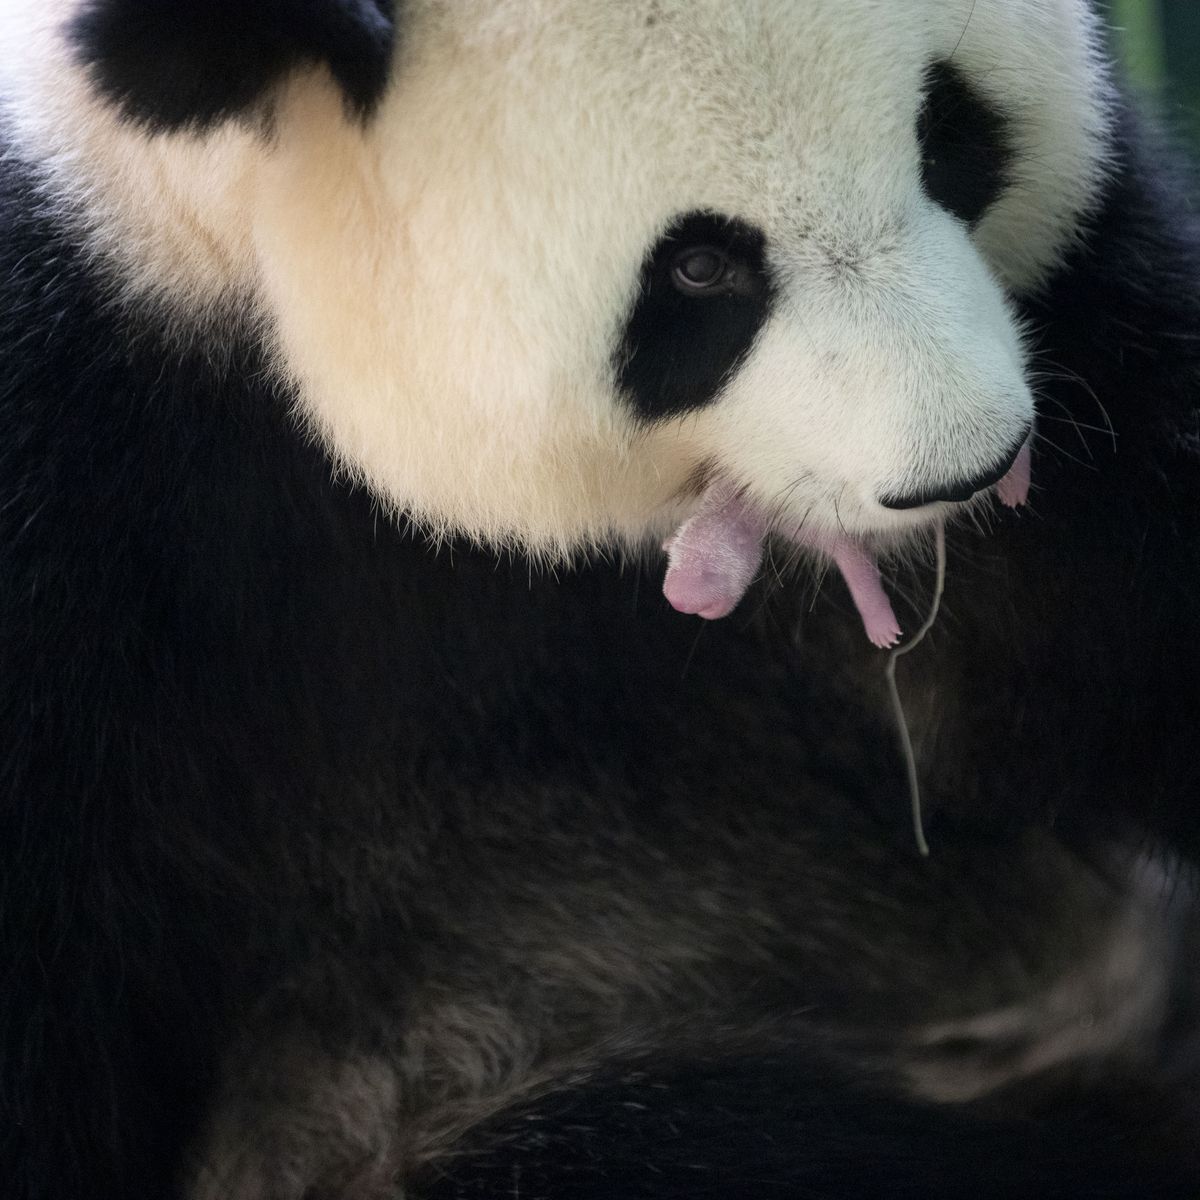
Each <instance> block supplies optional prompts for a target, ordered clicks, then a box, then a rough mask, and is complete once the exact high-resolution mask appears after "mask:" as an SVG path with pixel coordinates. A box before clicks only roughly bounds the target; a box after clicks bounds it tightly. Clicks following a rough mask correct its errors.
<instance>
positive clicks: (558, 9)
mask: <svg viewBox="0 0 1200 1200" xmlns="http://www.w3.org/2000/svg"><path fill="white" fill-rule="evenodd" d="M47 7H49V9H50V10H51V11H49V12H47V11H46V9H47ZM75 7H76V5H74V4H70V3H60V4H56V5H50V6H46V5H45V4H42V3H38V2H36V0H0V10H2V13H3V21H4V24H3V26H2V27H0V40H2V41H3V44H4V46H5V47H6V51H5V59H6V60H7V61H6V63H5V65H4V68H3V71H4V73H5V75H6V76H7V78H6V79H5V81H4V92H5V94H6V96H7V97H8V99H7V108H8V119H9V120H10V122H11V123H12V124H13V126H14V128H15V129H16V131H17V138H18V143H19V144H20V145H22V146H23V147H25V148H26V149H27V150H28V153H29V155H30V157H31V158H32V159H36V160H38V161H41V162H43V163H44V164H45V171H46V175H47V187H48V188H49V190H50V192H51V193H52V194H53V195H55V196H57V197H60V198H61V199H62V201H63V203H64V204H69V205H73V206H77V207H78V210H79V212H80V214H81V220H83V221H84V222H85V223H86V225H87V228H88V231H89V235H90V236H91V237H92V238H93V239H94V243H95V246H96V247H97V249H98V251H99V252H101V253H103V254H105V255H108V256H109V257H111V259H112V261H113V264H114V270H115V271H116V272H117V273H118V275H117V278H118V279H119V280H120V285H121V287H122V288H123V290H124V294H125V295H127V296H144V295H147V294H152V295H154V296H157V297H162V296H166V297H167V298H168V299H169V300H170V302H171V304H172V307H173V309H174V311H175V312H176V313H181V314H183V315H184V316H185V317H187V316H191V315H197V316H201V315H208V316H211V314H212V313H213V312H214V311H220V309H221V305H222V303H223V302H224V301H227V300H230V299H237V300H238V301H239V302H249V303H250V304H251V305H252V307H253V310H254V311H255V312H256V313H257V314H258V316H259V317H260V318H261V319H262V321H263V323H264V327H266V328H268V329H269V330H270V336H271V338H272V340H273V346H274V354H275V356H276V361H277V364H278V368H279V370H280V371H281V373H282V374H284V375H285V376H286V377H287V378H288V379H290V380H292V381H294V383H295V385H296V387H297V392H298V396H299V403H300V406H301V409H302V412H303V414H304V416H305V418H306V419H307V420H308V421H309V422H310V423H311V425H312V427H313V428H314V429H316V430H317V431H319V433H320V435H321V437H322V438H323V439H324V440H325V441H326V443H327V444H328V446H329V447H330V449H331V451H332V453H333V455H334V456H335V458H336V460H337V462H338V463H339V464H341V465H342V466H343V467H344V468H345V469H346V470H347V471H349V472H350V473H351V474H352V475H353V476H354V477H356V478H359V479H362V480H364V481H365V482H366V483H367V484H369V486H370V487H371V488H372V489H373V491H374V492H375V493H376V494H377V495H378V496H380V497H381V498H383V499H384V500H385V501H386V502H387V503H388V504H389V505H391V506H394V507H395V508H396V509H403V510H405V511H407V512H408V513H410V514H411V515H413V516H414V517H415V518H416V519H418V520H420V521H422V522H424V523H426V524H427V525H428V526H429V527H430V528H432V529H434V530H446V529H455V530H461V531H466V532H468V533H470V534H473V535H476V536H478V537H480V538H483V539H487V540H491V541H495V542H499V543H508V544H512V543H520V544H523V545H526V546H529V547H531V548H534V549H537V550H541V551H545V552H557V551H561V550H566V549H570V548H572V547H577V546H580V545H586V544H591V543H599V542H605V541H609V540H612V539H614V538H615V539H620V540H623V541H626V542H638V541H640V540H642V539H644V538H645V537H646V536H648V535H654V534H661V533H662V532H664V531H665V530H667V529H669V528H670V527H672V525H673V524H675V523H677V522H678V520H679V519H680V516H681V514H682V513H684V512H685V511H686V508H687V504H688V496H689V482H690V481H692V480H694V478H695V476H696V473H697V471H698V470H700V469H709V470H711V469H714V468H715V469H716V470H718V471H720V472H721V473H722V474H723V475H726V476H728V477H729V478H730V479H732V480H734V481H735V482H736V483H737V485H738V486H739V487H741V488H744V489H745V490H746V493H747V494H748V495H750V496H752V497H753V498H754V499H755V501H756V502H757V503H759V504H761V505H764V506H766V505H775V506H776V507H779V506H780V505H782V507H783V510H784V515H785V517H786V518H788V519H794V520H796V521H800V520H807V521H808V522H809V524H810V526H811V527H813V528H815V529H817V530H822V529H826V530H832V529H835V528H841V529H843V530H845V531H848V532H849V533H850V534H851V535H853V536H854V537H856V538H860V539H868V540H869V539H872V538H876V539H883V540H888V539H894V538H895V537H896V536H898V535H899V534H900V533H902V532H903V531H904V530H906V529H911V528H914V527H917V526H919V525H921V524H922V523H925V522H928V521H929V519H930V516H929V513H928V512H922V511H920V510H918V511H917V512H916V513H904V512H895V511H891V510H888V509H885V508H883V507H881V506H880V504H879V503H878V498H879V497H880V496H881V495H883V494H886V493H888V492H895V491H906V490H912V489H914V488H916V489H919V488H920V487H921V486H922V485H923V484H924V483H926V482H928V481H929V480H932V479H938V478H949V477H955V476H961V475H963V474H964V473H970V471H972V470H974V469H977V468H979V467H980V465H981V464H986V463H987V462H989V461H993V460H995V459H996V458H997V456H998V455H999V454H1000V453H1001V452H1002V451H1003V450H1004V449H1005V448H1006V447H1008V446H1010V445H1011V444H1012V442H1013V439H1014V437H1019V436H1020V433H1021V431H1022V430H1024V429H1025V428H1027V427H1028V425H1029V422H1030V421H1031V419H1032V415H1033V402H1032V397H1031V393H1030V390H1029V387H1028V384H1027V382H1026V379H1025V361H1024V355H1023V349H1022V340H1021V333H1020V330H1019V328H1018V326H1017V324H1016V322H1015V320H1014V318H1013V315H1012V312H1011V310H1010V307H1009V304H1008V301H1007V298H1006V294H1007V293H1008V292H1013V291H1027V290H1029V289H1033V288H1036V287H1037V285H1038V283H1039V282H1040V281H1041V280H1042V279H1043V278H1044V277H1045V276H1046V274H1047V272H1048V271H1049V270H1050V269H1051V268H1052V266H1053V265H1054V264H1055V262H1056V261H1057V260H1058V259H1059V257H1060V256H1061V254H1062V253H1063V251H1064V250H1065V249H1066V248H1067V247H1068V245H1069V244H1070V242H1071V240H1072V237H1073V234H1074V232H1075V231H1076V230H1077V229H1078V227H1079V224H1080V221H1081V219H1082V218H1083V217H1084V216H1085V215H1086V212H1087V209H1088V204H1089V198H1090V197H1092V196H1093V195H1094V194H1095V192H1096V188H1097V183H1098V180H1099V177H1100V175H1101V173H1102V171H1103V169H1104V157H1105V147H1104V142H1103V136H1102V130H1103V128H1104V125H1105V108H1106V91H1105V88H1106V85H1105V83H1104V78H1105V73H1104V71H1103V70H1102V69H1101V66H1100V64H1099V59H1098V50H1097V46H1096V34H1095V26H1094V21H1093V18H1092V16H1091V15H1090V13H1089V11H1088V9H1087V7H1086V5H1085V4H1084V0H906V2H905V3H903V4H898V3H894V2H892V0H745V2H744V3H739V4H736V5H734V4H729V3H726V2H725V0H629V2H628V3H610V4H597V3H595V2H594V0H455V2H453V3H451V2H449V0H409V3H407V4H406V6H405V10H406V11H405V34H404V36H403V38H401V39H400V43H399V49H398V51H397V55H396V60H395V63H394V70H393V78H392V83H391V86H390V87H389V89H388V91H387V93H386V95H385V96H384V98H383V100H382V102H381V104H380V106H379V108H378V110H377V112H375V114H374V115H373V116H372V118H371V119H370V120H368V121H366V122H365V123H358V122H355V121H354V120H352V119H350V118H349V117H348V115H347V113H346V111H345V107H344V105H343V104H342V102H341V99H340V97H339V95H338V94H337V91H336V89H335V87H334V86H333V84H332V83H331V81H330V80H329V78H328V77H327V76H326V75H325V74H324V73H323V72H321V71H319V70H308V71H303V72H300V73H297V74H294V75H293V76H291V77H290V78H289V79H288V80H287V82H286V83H285V84H284V85H283V87H282V88H281V90H280V91H279V93H278V94H277V95H276V96H275V97H274V101H273V104H272V107H271V112H270V117H269V120H268V121H266V122H263V123H259V124H256V125H253V126H251V125H248V124H239V123H226V124H224V125H219V126H217V127H215V128H213V129H211V130H209V131H208V132H206V133H203V134H197V133H195V132H178V133H153V134H152V133H149V132H147V131H145V130H143V129H141V128H139V127H138V126H137V125H136V124H132V123H129V122H126V121H123V120H122V119H121V118H120V117H119V116H118V114H117V113H116V112H115V111H114V110H113V109H112V108H111V107H110V106H109V105H108V104H107V103H105V102H104V101H102V100H101V99H99V98H98V97H97V96H96V95H95V94H94V93H93V90H92V89H91V86H90V83H89V80H88V78H87V77H86V74H85V72H84V71H83V70H82V68H80V67H78V66H77V65H75V64H73V63H71V62H70V54H69V51H68V49H67V48H66V45H65V43H64V41H63V38H62V34H61V28H62V23H63V21H64V20H65V19H66V18H67V17H69V15H70V13H71V12H72V10H73V9H74V8H75ZM54 60H59V62H60V69H57V70H48V69H47V63H48V62H53V61H54ZM935 61H952V62H953V63H954V64H955V66H956V67H957V68H958V69H959V70H961V71H962V72H963V74H964V75H965V76H966V77H967V78H969V80H970V81H971V84H972V86H973V87H974V88H976V89H977V90H978V91H979V93H980V94H981V95H982V96H984V97H985V98H986V99H987V100H988V101H989V102H991V103H994V104H995V106H996V107H997V109H998V110H1000V111H1002V112H1003V113H1004V114H1005V117H1006V119H1007V122H1008V125H1009V127H1010V130H1011V136H1012V140H1013V145H1012V151H1013V156H1014V169H1013V178H1012V182H1011V184H1010V186H1009V187H1008V188H1007V189H1006V190H1005V192H1004V193H1003V195H1002V196H1001V197H1000V199H999V200H998V201H997V202H996V203H995V204H994V205H993V206H992V207H991V208H990V210H989V211H988V212H987V214H986V215H985V216H984V218H983V219H982V220H981V221H980V222H979V223H978V224H977V225H976V226H975V227H974V228H968V227H967V226H966V225H965V224H964V223H963V222H961V221H959V220H956V219H955V218H954V217H953V216H951V215H950V214H948V213H947V212H945V211H943V210H942V209H940V208H938V207H937V205H935V204H934V203H933V201H932V200H931V199H930V198H929V197H928V196H927V195H925V193H924V192H923V190H922V184H921V176H920V159H919V148H918V144H917V139H916V131H915V124H916V114H917V112H918V110H919V109H920V105H921V96H922V88H923V85H924V79H925V73H926V71H927V69H928V67H929V65H930V63H932V62H935ZM26 68H32V69H31V70H29V74H28V78H23V75H24V71H25V69H26ZM47 81H53V83H52V86H53V89H54V90H53V92H48V91H47V86H51V85H48V83H47ZM695 211H712V212H716V213H721V214H726V215H729V216H733V217H737V218H739V219H740V220H743V221H745V222H747V223H749V224H750V225H752V226H754V227H756V228H758V229H761V230H762V231H763V233H764V235H765V238H766V253H767V260H768V264H769V267H770V270H771V273H772V277H773V279H774V280H775V282H776V287H777V295H776V297H775V301H774V303H773V306H772V309H771V313H770V316H769V318H768V320H767V321H766V324H765V325H764V327H763V329H762V330H761V331H760V335H759V336H758V337H757V339H756V341H755V343H754V346H753V349H752V351H751V352H750V353H749V354H748V355H747V356H746V358H745V360H744V361H743V362H742V363H741V365H740V368H739V370H738V371H737V373H736V374H735V375H734V377H733V378H732V379H731V380H729V381H728V383H727V385H726V386H725V387H724V389H723V390H722V393H721V395H720V396H719V397H718V398H717V400H716V401H715V402H714V403H711V404H708V405H706V406H704V407H702V408H700V409H698V410H696V411H694V412H691V413H689V414H688V415H686V416H679V417H673V418H671V419H667V420H662V421H656V422H646V421H644V420H639V419H638V418H637V415H636V414H635V413H634V412H632V411H631V410H630V408H629V406H628V405H627V404H625V403H624V402H623V400H622V397H621V396H620V395H619V392H618V389H617V387H616V383H615V379H616V373H615V366H614V356H615V353H616V347H617V345H618V344H619V338H620V333H621V329H622V327H623V323H624V321H625V319H626V317H627V314H628V312H629V310H630V308H631V306H632V305H633V302H634V300H635V296H636V292H637V287H638V279H639V270H640V267H641V264H642V263H643V261H644V259H645V257H646V255H647V252H648V250H649V248H650V247H651V246H652V245H653V244H654V242H655V240H656V239H657V238H658V237H659V236H660V235H661V233H662V232H663V230H664V229H665V228H666V227H667V226H668V225H669V223H670V222H671V221H672V219H674V218H676V217H677V216H678V215H679V214H680V213H686V212H695ZM847 261H852V262H853V264H854V268H853V269H852V270H847V269H845V264H846V262H847ZM784 497H786V499H785V500H784V499H782V498H784Z"/></svg>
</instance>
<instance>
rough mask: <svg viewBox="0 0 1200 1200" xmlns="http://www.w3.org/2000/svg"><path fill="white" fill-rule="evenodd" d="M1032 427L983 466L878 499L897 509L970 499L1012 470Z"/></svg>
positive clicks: (886, 505)
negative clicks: (976, 469) (972, 471)
mask: <svg viewBox="0 0 1200 1200" xmlns="http://www.w3.org/2000/svg"><path fill="white" fill-rule="evenodd" d="M1032 431H1033V430H1032V426H1028V427H1027V428H1026V429H1025V431H1024V432H1023V433H1022V434H1021V436H1020V437H1019V438H1018V439H1017V440H1016V442H1014V443H1013V445H1012V446H1010V447H1009V449H1008V450H1006V451H1005V452H1004V454H1003V455H1002V456H1001V457H1000V458H999V459H997V460H995V461H994V462H992V463H991V464H990V465H989V466H987V467H986V468H984V469H983V470H980V471H977V472H975V473H973V474H971V475H968V476H963V477H961V478H958V479H953V480H949V481H947V482H944V483H935V484H930V485H928V486H926V487H922V488H919V489H917V490H915V491H911V492H903V493H888V494H886V495H884V496H881V497H880V499H879V503H880V505H881V506H882V507H883V508H890V509H897V510H901V509H909V508H921V507H923V506H924V505H926V504H937V503H961V502H963V501H965V500H970V499H971V497H972V496H975V495H977V494H978V493H979V492H982V491H986V490H987V489H988V488H990V487H992V486H994V485H995V484H997V483H999V482H1000V480H1002V479H1003V478H1004V477H1005V476H1006V475H1007V474H1008V473H1009V471H1011V470H1012V468H1013V465H1014V464H1015V463H1016V461H1017V458H1018V457H1019V456H1020V453H1021V451H1022V449H1023V448H1024V446H1025V444H1026V442H1027V441H1028V440H1029V435H1030V434H1031V433H1032Z"/></svg>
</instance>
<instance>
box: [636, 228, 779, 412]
mask: <svg viewBox="0 0 1200 1200" xmlns="http://www.w3.org/2000/svg"><path fill="white" fill-rule="evenodd" d="M631 291H632V292H633V296H634V301H633V306H632V308H631V309H630V311H629V314H628V317H627V319H626V323H625V328H624V331H623V333H622V336H621V339H620V342H619V343H618V345H617V347H616V350H615V356H614V357H615V362H614V366H615V375H616V383H617V387H618V389H619V391H620V392H621V393H622V394H623V396H624V398H625V400H626V401H627V403H628V404H629V406H630V408H631V409H632V410H633V411H634V412H635V413H637V415H638V416H639V417H641V418H642V419H643V420H647V421H659V420H666V419H669V418H672V417H677V416H679V415H680V414H682V413H686V412H693V411H695V410H696V409H699V408H703V407H704V406H705V405H706V404H711V403H712V402H713V401H714V400H716V399H717V397H718V396H720V394H721V392H722V389H723V388H724V387H725V385H726V384H727V383H728V382H729V380H730V379H732V378H733V376H734V375H735V374H736V373H737V371H738V369H739V368H740V366H741V364H742V362H743V360H744V359H745V358H746V356H747V355H748V354H749V353H750V351H751V348H752V347H753V345H754V341H755V338H757V337H758V333H759V330H760V329H762V327H763V325H764V324H765V323H766V321H767V319H768V317H769V316H770V313H771V307H772V304H773V303H774V295H775V288H774V283H773V281H772V277H771V272H770V269H769V267H768V264H767V239H766V235H765V234H764V233H763V231H762V230H761V229H759V228H757V227H756V226H754V225H751V224H750V223H749V222H748V221H745V220H742V219H740V218H738V217H733V216H724V215H722V214H720V213H714V212H704V211H699V212H690V213H684V214H682V215H680V216H679V217H677V218H676V219H675V220H674V221H673V222H672V223H671V224H670V225H669V226H668V227H667V228H666V229H665V230H664V231H663V232H662V234H661V235H660V236H659V238H658V239H657V241H655V242H654V244H653V245H652V246H650V247H649V250H648V253H647V254H646V257H645V259H644V260H643V262H642V268H641V272H640V275H639V279H638V286H637V288H636V289H631Z"/></svg>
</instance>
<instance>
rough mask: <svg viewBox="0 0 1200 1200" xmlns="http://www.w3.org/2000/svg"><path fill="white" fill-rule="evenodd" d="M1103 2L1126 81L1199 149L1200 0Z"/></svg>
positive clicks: (1118, 0) (1175, 130)
mask: <svg viewBox="0 0 1200 1200" xmlns="http://www.w3.org/2000/svg"><path fill="white" fill-rule="evenodd" d="M1101 7H1102V8H1103V9H1105V10H1106V11H1107V14H1108V18H1109V20H1110V22H1111V23H1112V25H1113V50H1114V52H1115V54H1116V55H1117V57H1118V58H1119V59H1120V61H1121V63H1122V64H1123V66H1124V70H1125V73H1126V77H1127V78H1128V79H1129V81H1130V83H1132V85H1133V86H1134V88H1135V89H1136V90H1137V91H1138V92H1139V93H1141V95H1142V96H1143V97H1144V98H1145V100H1146V101H1147V102H1148V103H1149V104H1150V105H1151V106H1152V107H1153V109H1154V110H1155V111H1157V112H1158V113H1159V114H1160V116H1161V117H1162V119H1163V121H1164V123H1165V124H1166V125H1167V127H1168V128H1169V129H1171V130H1172V131H1174V132H1176V133H1178V134H1180V135H1181V136H1183V137H1185V138H1187V139H1188V140H1190V141H1191V143H1192V145H1193V146H1194V147H1195V148H1196V149H1197V150H1200V0H1102V3H1101Z"/></svg>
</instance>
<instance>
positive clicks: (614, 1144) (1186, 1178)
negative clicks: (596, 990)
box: [422, 1047, 1200, 1200]
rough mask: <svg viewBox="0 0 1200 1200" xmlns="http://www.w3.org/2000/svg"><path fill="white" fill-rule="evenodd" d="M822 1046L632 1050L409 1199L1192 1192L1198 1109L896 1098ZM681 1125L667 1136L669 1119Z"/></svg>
mask: <svg viewBox="0 0 1200 1200" xmlns="http://www.w3.org/2000/svg"><path fill="white" fill-rule="evenodd" d="M852 1074H853V1072H852V1071H851V1070H850V1069H849V1068H847V1067H846V1066H845V1065H844V1064H843V1065H840V1066H838V1065H834V1063H833V1061H832V1059H831V1057H830V1055H829V1054H828V1052H827V1051H822V1052H820V1053H812V1052H808V1053H805V1052H803V1051H802V1050H801V1049H800V1048H799V1047H796V1048H793V1049H792V1050H791V1051H790V1052H786V1053H779V1052H777V1053H775V1054H743V1055H741V1056H738V1057H736V1058H732V1057H730V1058H704V1057H699V1058H693V1059H691V1060H689V1061H686V1062H682V1063H680V1062H666V1063H664V1062H659V1061H652V1062H649V1063H639V1064H634V1065H633V1066H630V1067H628V1068H627V1069H626V1070H625V1071H624V1072H619V1071H615V1070H614V1071H612V1072H610V1073H606V1074H605V1075H604V1076H602V1077H600V1078H598V1079H580V1080H575V1081H573V1087H572V1088H571V1089H570V1090H567V1091H564V1092H560V1093H556V1094H554V1095H551V1096H548V1097H544V1098H542V1099H540V1100H539V1101H538V1102H537V1103H535V1104H530V1105H528V1106H525V1107H523V1108H520V1109H518V1110H516V1111H514V1112H510V1113H506V1114H504V1116H503V1117H502V1118H501V1119H498V1120H496V1121H493V1122H490V1123H487V1124H484V1125H482V1126H480V1127H479V1128H478V1129H476V1130H475V1131H473V1132H472V1134H471V1135H470V1137H468V1138H467V1139H465V1141H464V1143H463V1144H462V1145H461V1146H459V1147H458V1149H457V1151H456V1153H455V1154H454V1156H453V1157H451V1158H449V1159H448V1160H447V1161H445V1162H444V1163H442V1164H441V1165H440V1168H439V1171H438V1173H437V1175H435V1176H433V1178H432V1179H431V1182H430V1184H429V1185H428V1190H427V1191H423V1192H422V1195H423V1197H424V1198H425V1200H494V1198H495V1197H500V1196H506V1197H507V1196H519V1197H520V1200H612V1198H614V1197H620V1198H621V1200H663V1197H677V1198H679V1200H683V1197H696V1196H714V1197H721V1200H796V1198H797V1197H803V1198H804V1200H849V1198H851V1197H853V1200H927V1198H928V1197H930V1196H936V1197H939V1200H1013V1198H1014V1197H1017V1196H1028V1195H1036V1196H1038V1197H1044V1200H1082V1198H1084V1197H1086V1200H1133V1198H1134V1197H1151V1196H1152V1197H1154V1198H1155V1200H1193V1198H1194V1197H1195V1195H1196V1181H1197V1178H1200V1121H1197V1120H1190V1119H1185V1120H1183V1121H1181V1120H1180V1119H1179V1113H1178V1109H1177V1107H1176V1106H1175V1105H1173V1104H1171V1103H1169V1102H1168V1103H1165V1104H1164V1103H1163V1100H1162V1098H1161V1097H1159V1096H1156V1095H1155V1094H1154V1092H1153V1091H1152V1090H1150V1089H1147V1088H1145V1087H1144V1086H1140V1085H1136V1084H1134V1085H1129V1084H1128V1083H1125V1082H1119V1081H1115V1080H1113V1081H1108V1082H1106V1083H1105V1084H1103V1085H1100V1086H1097V1087H1093V1088H1090V1089H1064V1090H1062V1091H1060V1092H1058V1093H1057V1094H1055V1095H1054V1096H1053V1097H1047V1098H1043V1099H1040V1100H1035V1101H1032V1102H1030V1103H1029V1104H1028V1105H1027V1106H1025V1107H1024V1108H1023V1109H1018V1110H1015V1111H1014V1110H1010V1111H1007V1112H1005V1113H1004V1114H1003V1115H1002V1116H1000V1117H999V1118H997V1116H996V1114H995V1113H994V1112H990V1111H989V1110H988V1109H987V1107H985V1106H982V1105H974V1106H967V1107H963V1108H957V1107H954V1108H949V1107H946V1106H937V1105H932V1104H921V1103H917V1102H913V1101H909V1100H905V1099H901V1098H899V1097H897V1096H896V1095H895V1094H894V1093H893V1092H891V1091H890V1090H889V1089H886V1088H884V1087H882V1086H880V1085H878V1084H877V1083H872V1082H871V1081H870V1080H869V1079H863V1078H859V1079H857V1080H856V1081H854V1082H850V1078H851V1075H852ZM683 1129H686V1130H687V1131H688V1136H687V1137H686V1138H681V1137H680V1136H679V1131H680V1130H683Z"/></svg>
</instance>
